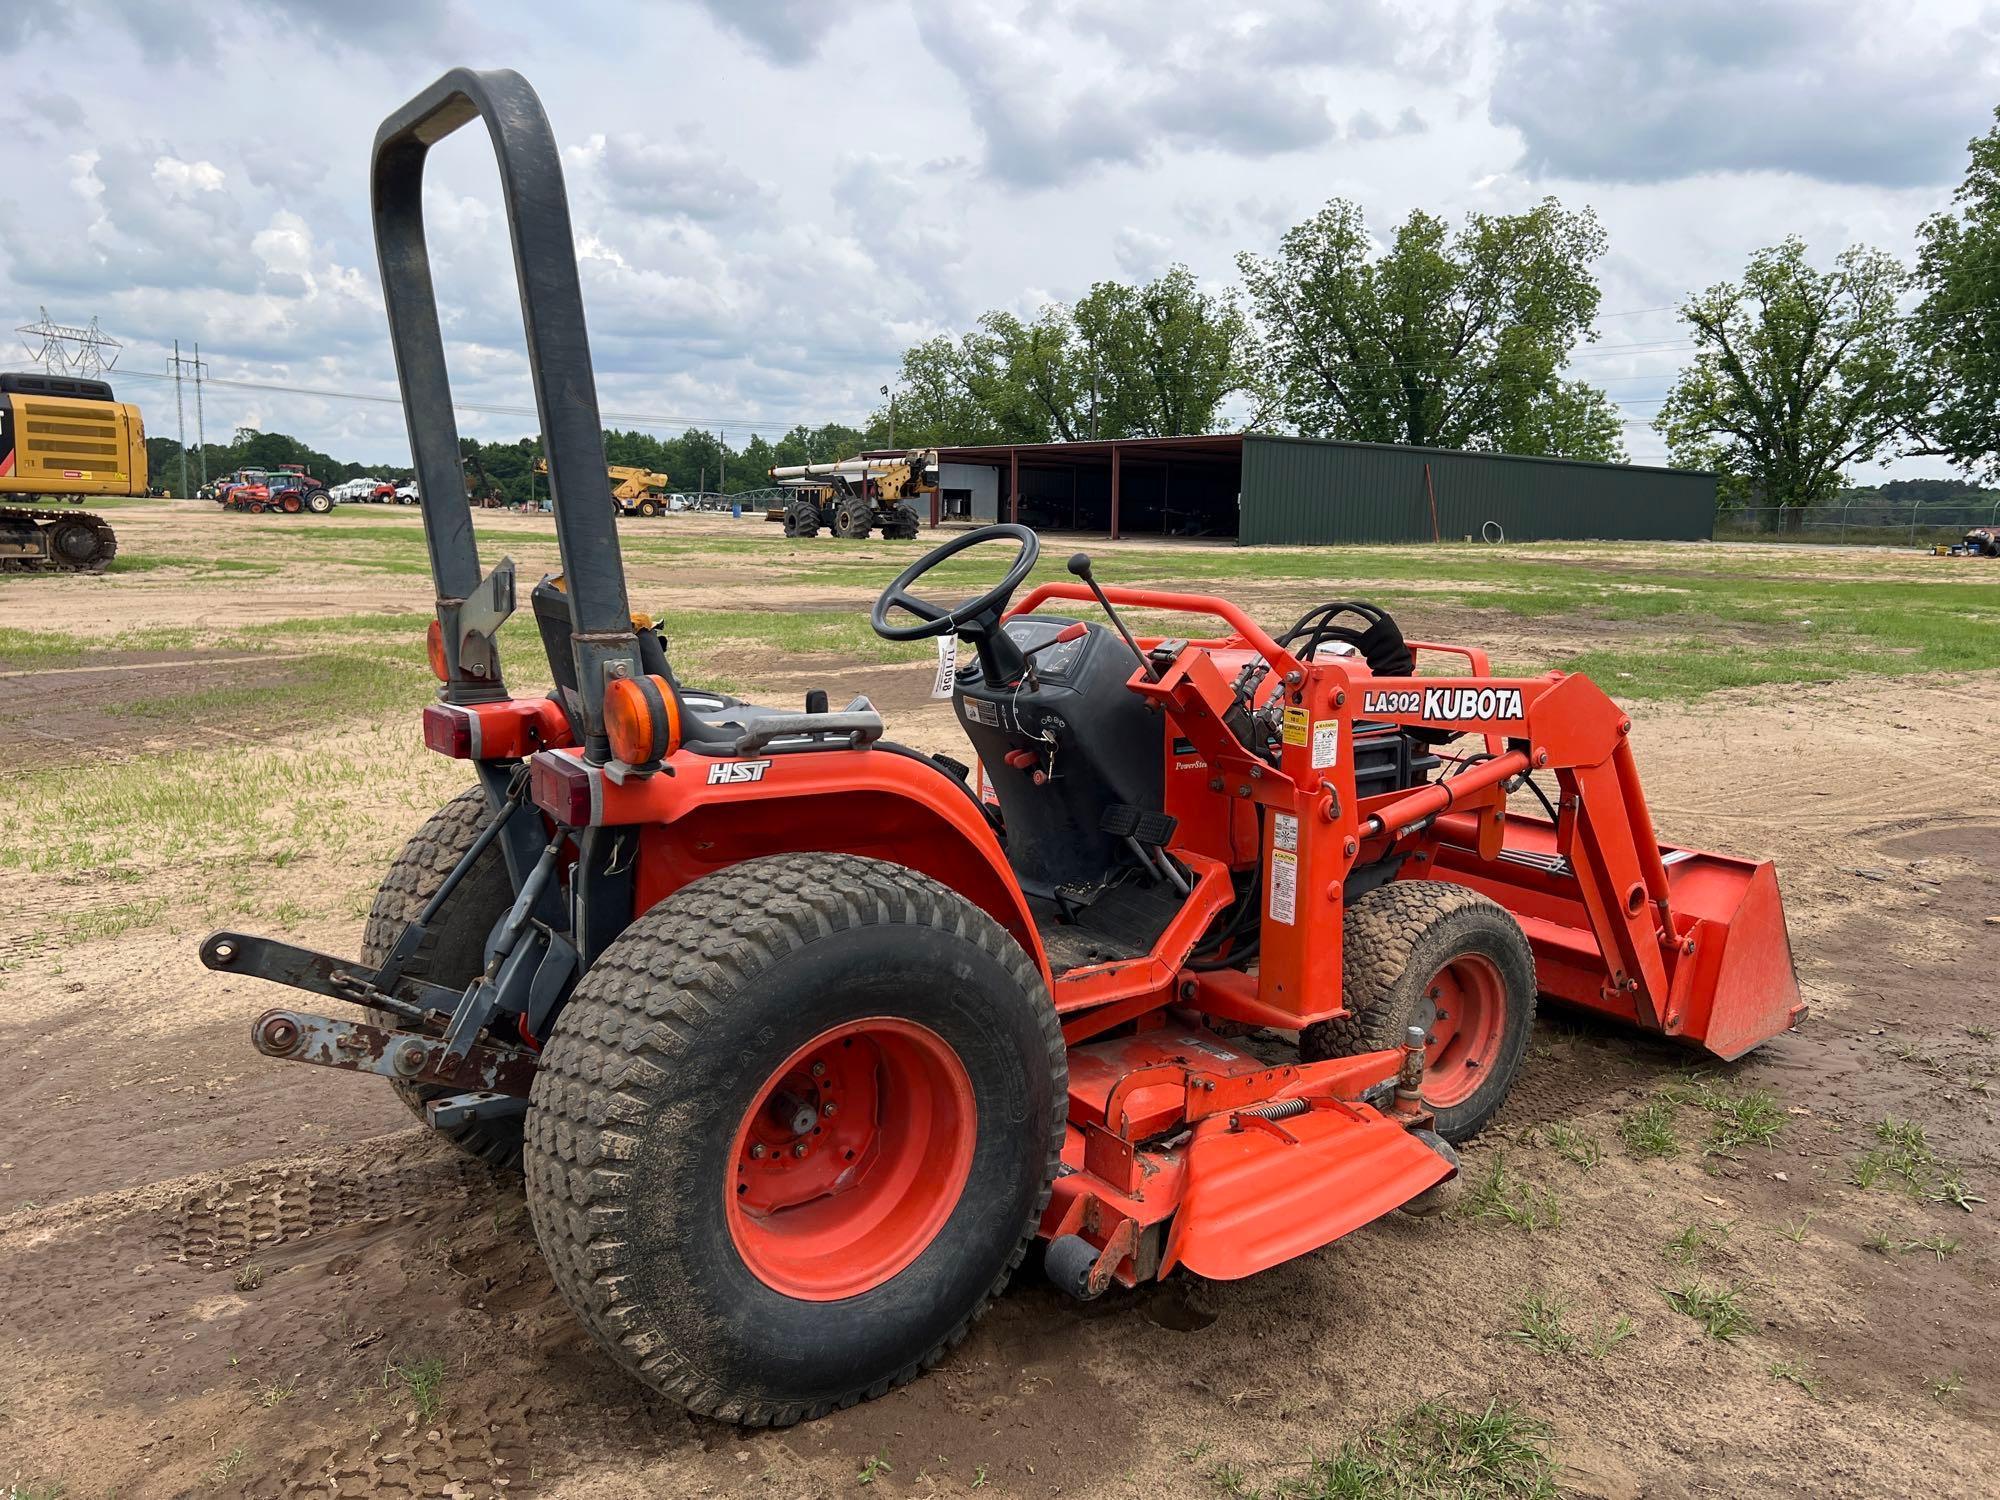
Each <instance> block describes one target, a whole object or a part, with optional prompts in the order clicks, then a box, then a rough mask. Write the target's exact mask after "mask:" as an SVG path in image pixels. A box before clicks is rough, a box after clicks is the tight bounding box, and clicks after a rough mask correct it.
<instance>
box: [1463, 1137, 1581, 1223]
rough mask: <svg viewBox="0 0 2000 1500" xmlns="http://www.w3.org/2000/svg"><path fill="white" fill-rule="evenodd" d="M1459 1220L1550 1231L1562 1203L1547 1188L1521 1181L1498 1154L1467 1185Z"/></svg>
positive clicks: (1560, 1211) (1557, 1218)
mask: <svg viewBox="0 0 2000 1500" xmlns="http://www.w3.org/2000/svg"><path fill="white" fill-rule="evenodd" d="M1457 1212H1458V1214H1459V1216H1460V1217H1461V1218H1467V1219H1474V1220H1489V1219H1490V1220H1497V1221H1499V1222H1501V1223H1504V1224H1511V1225H1513V1226H1514V1227H1515V1228H1516V1229H1526V1230H1529V1231H1533V1230H1537V1229H1554V1228H1556V1227H1557V1226H1559V1225H1560V1224H1561V1223H1562V1204H1561V1201H1560V1200H1559V1199H1558V1198H1557V1197H1556V1195H1555V1194H1554V1193H1553V1192H1551V1191H1550V1190H1549V1189H1547V1188H1537V1187H1535V1186H1534V1185H1533V1184H1532V1183H1527V1182H1523V1181H1521V1180H1520V1179H1519V1178H1518V1177H1516V1176H1515V1175H1514V1173H1513V1172H1512V1171H1511V1170H1510V1169H1509V1167H1508V1165H1507V1158H1506V1156H1505V1155H1504V1154H1503V1153H1501V1152H1498V1151H1496V1152H1494V1153H1493V1160H1492V1163H1491V1164H1490V1165H1489V1166H1488V1167H1487V1169H1486V1175H1485V1176H1483V1177H1481V1178H1480V1179H1479V1180H1478V1181H1477V1182H1474V1183H1470V1184H1468V1186H1467V1188H1466V1191H1465V1195H1464V1196H1463V1197H1462V1198H1460V1199H1459V1202H1458V1208H1457Z"/></svg>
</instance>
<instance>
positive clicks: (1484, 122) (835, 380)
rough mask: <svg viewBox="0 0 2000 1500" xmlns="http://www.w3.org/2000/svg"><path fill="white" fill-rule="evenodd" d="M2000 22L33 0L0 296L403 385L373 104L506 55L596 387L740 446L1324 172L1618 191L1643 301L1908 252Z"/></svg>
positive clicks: (503, 231) (1202, 254) (243, 403)
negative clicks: (64, 57)
mask: <svg viewBox="0 0 2000 1500" xmlns="http://www.w3.org/2000/svg"><path fill="white" fill-rule="evenodd" d="M1982 6H1984V7H1985V9H1984V10H1982V9H1981V7H1982ZM1920 12H1921V13H1922V14H1921V15H1920V14H1919V13H1920ZM1939 16H1942V19H1934V18H1936V17H1939ZM1925 19H1930V20H1931V24H1928V25H1926V24H1919V23H1920V21H1922V20H1925ZM1994 24H1995V23H1994V19H1993V13H1992V11H1991V0H1934V3H1931V4H1926V5H1923V6H1919V5H1918V4H1917V3H1916V0H1881V3H1879V4H1867V3H1864V0H1851V3H1839V4H1835V3H1833V0H1810V3H1809V0H1773V3H1772V4H1770V5H1768V6H1766V5H1745V4H1742V3H1740V0H1732V3H1727V4H1725V3H1723V0H1687V3H1685V4H1681V5H1675V6H1666V7H1661V6H1638V5H1633V6H1622V5H1621V6H1616V7H1612V6H1607V5H1584V4H1582V3H1581V0H1540V3H1538V4H1536V5H1535V6H1532V7H1527V6H1517V5H1504V4H1500V3H1498V0H1355V3H1353V4H1340V5H1332V4H1326V3H1324V0H1243V3H1241V4H1235V5H1227V6H1223V5H1217V4H1215V3H1213V0H949V3H931V0H761V3H757V0H683V3H680V4H675V5H668V6H662V5H658V4H651V3H642V0H605V3H602V4H594V5H589V6H571V7H569V8H567V9H563V10H557V11H551V10H550V8H549V7H547V6H546V5H542V4H538V3H533V0H479V3H477V4H473V3H470V0H241V3H239V4H237V5H233V6H222V5H214V4H210V3H207V0H66V3H60V4H45V5H7V6H0V56H5V57H6V60H7V61H8V63H9V65H10V66H11V67H12V68H13V69H14V70H15V71H16V72H17V73H22V75H23V79H24V81H23V83H22V86H21V87H20V88H19V89H17V90H16V91H14V92H13V93H12V94H10V95H9V96H8V97H7V98H6V99H5V100H0V152H4V153H5V156H4V159H0V299H4V302H5V305H7V306H9V307H12V308H14V309H16V310H17V311H18V312H19V313H21V314H22V315H27V314H29V313H31V312H32V311H33V309H34V308H35V307H36V306H38V305H41V304H46V305H48V307H49V309H50V312H51V313H52V314H54V315H55V316H57V317H58V318H60V319H62V320H64V321H71V322H86V321H88V320H89V318H90V317H92V316H93V315H95V316H98V317H99V318H100V319H101V320H102V322H103V325H104V326H105V328H106V329H107V330H109V331H110V332H111V333H112V334H113V335H114V336H116V337H118V338H120V339H122V340H124V341H125V343H126V347H127V353H126V356H125V365H126V367H127V368H128V370H129V372H130V373H129V375H128V376H127V377H125V378H127V379H128V381H129V388H130V390H131V391H132V392H133V393H134V394H136V395H137V396H138V398H139V399H140V400H141V401H152V400H156V399H157V396H156V393H157V392H158V391H159V389H160V387H159V385H158V381H157V376H158V372H159V371H160V370H161V369H162V361H163V357H164V354H165V352H166V350H167V348H168V346H169V345H170V344H171V341H172V340H173V339H174V338H176V337H178V338H179V339H180V340H181V342H182V345H183V348H185V347H186V346H187V345H189V344H191V343H193V342H194V341H196V340H199V342H200V343H201V345H202V350H203V354H204V356H205V357H206V358H207V359H208V361H209V363H210V366H211V368H212V370H213V371H214V372H215V373H216V374H217V375H219V376H226V377H228V378H231V379H241V380H247V381H253V382H259V383H265V384H273V385H278V384H283V385H299V386H320V387H326V388H329V389H336V390H347V391H365V392H370V393H382V392H386V391H389V390H392V389H393V372H392V367H391V363H390V359H389V354H388V345H387V339H386V337H385V329H384V327H383V321H382V309H381V303H380V297H379V293H378V290H377V273H376V267H375V251H374V247H373V243H372V237H371V233H370V208H369V201H368V187H367V164H368V156H369V150H370V144H371V141H372V137H373V133H374V130H375V126H376V124H377V122H378V121H380V120H381V118H382V117H383V116H384V115H385V114H386V113H388V111H389V110H391V109H392V108H395V107H396V106H398V105H400V104H401V103H402V102H403V101H404V100H406V99H407V98H409V97H410V96H411V95H412V94H414V93H415V92H416V91H417V90H419V89H420V88H422V87H423V86H425V85H426V84H427V83H428V82H429V81H430V80H431V79H433V78H435V77H436V76H437V75H438V74H439V73H440V72H441V71H443V70H444V69H445V68H447V67H450V66H454V65H457V64H460V63H465V62H472V63H475V64H478V65H512V66H515V67H519V68H521V69H522V70H523V71H524V72H526V73H527V74H528V75H529V77H530V78H531V80H532V81H533V83H534V84H535V86H536V87H537V88H538V89H539V90H540V91H541V94H542V98H543V100H544V102H545V104H546V106H547V108H548V111H549V114H550V118H551V119H552V121H553V122H554V125H555V128H556V130H557V132H558V139H559V142H560V144H561V145H562V147H563V148H564V165H565V168H566V172H567V176H568V194H569V202H570V206H571V212H572V216H573V220H574V223H575V228H576V236H577V243H578V249H579V257H580V269H581V274H582V279H583V287H584V297H585V304H586V309H587V313H588V318H589V332H590V337H591V347H592V352H593V355H594V357H595V359H596V362H597V367H598V370H599V378H600V382H601V385H602V392H603V394H602V402H603V405H604V407H605V409H606V410H607V411H614V412H625V413H639V414H646V415H647V419H648V420H649V421H651V420H659V421H663V422H667V423H670V424H680V425H697V426H711V427H713V426H720V427H723V428H724V430H725V431H727V432H728V433H729V435H730V436H731V437H732V438H733V439H735V440H737V441H741V440H742V438H744V437H745V436H747V432H748V429H749V427H750V426H751V425H756V426H758V427H760V428H761V429H762V430H764V431H765V432H767V433H769V432H771V431H773V430H774V429H777V428H782V427H785V426H789V425H791V424H792V423H793V422H796V421H814V422H817V421H823V420H827V419H829V418H835V417H838V418H842V419H847V420H854V419H857V418H860V417H862V416H863V415H865V413H866V412H867V411H868V410H869V409H870V408H871V407H872V405H873V404H874V403H875V402H876V400H877V399H878V398H877V397H876V395H875V391H876V387H877V386H879V385H880V384H881V383H882V382H883V381H884V380H885V379H887V378H888V377H889V376H890V375H891V374H892V373H893V369H894V365H895V361H896V358H897V356H898V354H899V353H900V351H901V350H902V349H903V348H904V347H906V346H907V345H908V344H909V343H911V342H913V341H914V340H916V339H918V338H921V337H925V336H927V335H929V334H931V333H934V332H938V331H943V330H948V329H960V328H964V327H967V326H969V325H970V323H971V321H972V319H973V318H975V317H976V316H977V315H978V314H979V313H980V312H982V311H984V310H985V309H987V308H995V307H1004V308H1008V309H1010V310H1013V311H1017V312H1023V313H1026V312H1032V311H1033V310H1034V308H1035V306H1036V305H1037V304H1038V303H1039V302H1040V301H1041V300H1042V299H1045V298H1054V299H1062V300H1069V299H1073V298H1074V297H1076V296H1077V295H1079V294H1080V293H1082V292H1083V291H1084V290H1085V289H1087V288H1088V286H1089V285H1090V284H1091V283H1092V282H1093V281H1097V280H1101V279H1103V278H1106V277H1114V276H1115V277H1122V278H1137V277H1142V276H1148V275H1155V274H1158V272H1159V271H1160V270H1161V269H1163V268H1164V267H1165V266H1166V265H1168V264H1171V263H1172V262H1175V261H1182V262H1185V263H1187V264H1188V265H1189V266H1190V267H1191V269H1192V270H1193V271H1194V273H1195V275H1196V276H1197V277H1198V278H1199V279H1200V280H1201V281H1202V282H1203V284H1204V285H1209V286H1221V285H1225V284H1227V282H1228V281H1229V280H1230V279H1231V278H1232V276H1233V267H1232V259H1231V258H1232V256H1233V254H1234V252H1236V251H1237V250H1240V249H1251V250H1257V251H1268V250H1269V249H1270V248H1271V247H1272V246H1273V245H1274V244H1275V242H1276V240H1277V239H1278V237H1279V236H1280V235H1281V234H1282V233H1283V232H1284V230H1285V229H1286V228H1287V227H1289V226H1290V225H1292V224H1295V223H1297V222H1299V221H1300V220H1301V219H1303V218H1305V217H1306V216H1307V215H1309V214H1310V213H1312V212H1313V211H1314V210H1315V209H1317V208H1318V207H1319V206H1320V205H1321V204H1322V203H1324V202H1325V201H1326V200H1327V199H1328V198H1329V197H1332V196H1335V195H1341V196H1346V197H1351V198H1354V199H1355V200H1357V201H1359V202H1360V203H1362V204H1363V205H1364V206H1365V208H1366V210H1367V212H1368V215H1369V222H1370V224H1371V226H1372V228H1373V229H1374V231H1375V232H1376V233H1377V235H1378V236H1385V235H1387V234H1388V233H1389V232H1391V231H1392V230H1393V228H1394V226H1395V225H1396V223H1397V222H1399V221H1400V220H1401V219H1402V218H1403V217H1404V216H1405V215H1406V214H1407V213H1408V212H1409V211H1410V210H1411V209H1413V208H1417V207H1423V208H1426V209H1429V210H1431V211H1433V212H1437V213H1440V214H1442V215H1444V216H1445V217H1447V218H1448V219H1451V220H1453V221H1456V220H1458V219H1459V218H1460V217H1462V216H1463V214H1465V213H1466V212H1467V211H1469V210H1473V209H1479V210H1488V211H1496V212H1504V211H1511V210H1513V209H1517V208H1520V207H1522V206H1524V205H1526V204H1528V203H1531V202H1533V201H1535V200H1536V199H1537V198H1539V197H1541V196H1542V195H1543V194H1545V193H1549V192H1554V193H1557V194H1558V195H1559V196H1561V197H1563V198H1564V200H1565V201H1566V202H1570V203H1572V204H1576V205H1581V204H1582V203H1585V202H1588V203H1590V204H1592V205H1593V206H1594V207H1596V208H1597V210H1598V211H1599V213H1600V214H1601V215H1602V217H1603V218H1604V221H1605V223H1606V225H1607V227H1608V229H1609V231H1610V234H1611V239H1612V252H1611V254H1610V256H1608V257H1607V259H1606V261H1605V262H1604V266H1603V280H1604V285H1605V293H1604V306H1605V308H1606V310H1607V312H1616V313H1619V314H1627V313H1630V312H1631V311H1632V310H1635V309H1642V308H1654V307H1659V306H1661V305H1664V304H1670V303H1672V302H1674V301H1677V300H1678V299H1679V298H1680V297H1681V296H1682V295H1684V294H1685V293H1686V291H1687V290H1688V289H1690V288H1692V287H1697V286H1702V285H1705V284H1707V283H1709V282H1711V281H1714V280H1716V279H1717V278H1718V277H1720V276H1724V275H1730V274H1734V273H1735V272H1736V271H1738V270H1740V268H1741V266H1742V264H1743V262H1744V260H1745V258H1746V257H1747V256H1748V254H1749V253H1750V252H1751V251H1752V250H1754V249H1756V248H1758V247H1759V246H1760V245H1763V244H1768V243H1771V242H1772V241H1774V240H1776V239H1777V238H1779V237H1781V236H1782V235H1783V234H1784V233H1786V232H1787V231H1789V230H1791V229H1794V228H1797V229H1799V230H1800V231H1801V232H1803V233H1805V234H1806V235H1807V236H1808V237H1809V239H1810V240H1811V242H1812V244H1813V246H1814V248H1815V251H1816V252H1823V253H1824V254H1828V255H1830V254H1831V253H1833V252H1835V251H1837V250H1838V249H1839V248H1840V247H1841V246H1842V245H1844V244H1846V243H1850V242H1854V241H1864V242H1869V243H1877V244H1882V245H1885V246H1887V247H1888V248H1891V249H1895V250H1899V251H1905V252H1906V251H1907V249H1908V245H1909V237H1910V231H1911V229H1912V227H1913V226H1914V225H1915V223H1916V222H1917V221H1918V219H1920V218H1921V217H1922V215H1923V214H1924V213H1926V212H1929V211H1931V210H1932V209H1934V208H1936V207H1939V206H1941V204H1942V202H1943V201H1944V199H1945V197H1946V195H1947V193H1948V188H1949V184H1950V182H1951V181H1952V180H1955V178H1956V176H1957V175H1958V172H1959V171H1960V170H1961V168H1962V163H1963V146H1964V141H1965V139H1966V137H1967V136H1969V135H1971V134H1973V133H1975V132H1976V131H1977V130H1980V129H1983V128H1985V125H1986V123H1987V120H1988V112H1989V111H1990V107H1991V103H1992V101H1993V100H1994V99H1995V98H1996V97H2000V87H1996V79H1995V75H1994V72H1993V69H1994V60H1995V58H1996V56H2000V48H1996V47H1995V46H1994V45H1993V37H1992V34H1991V32H1992V27H1993V25H1994ZM1982 27H1983V28H1985V29H1984V30H1982V29H1981V28H1982ZM83 37H88V38H89V42H90V48H91V56H92V57H93V59H95V60H96V61H95V66H98V67H100V68H101V69H102V70H103V72H104V74H105V76H116V77H126V78H143V79H144V81H145V86H144V87H143V88H132V89H104V88H89V89H85V88H81V87H78V86H75V85H72V84H65V83H62V82H60V81H59V80H58V81H51V76H50V75H46V74H45V72H43V71H39V70H37V68H36V67H35V66H34V65H33V64H34V62H35V61H36V60H38V59H40V58H42V57H43V56H44V55H45V54H51V52H52V49H56V48H74V47H75V46H77V45H78V40H79V39H80V38H83ZM24 67H25V72H24V71H23V70H24ZM1968 111H1970V115H1968ZM428 175H429V182H428V185H427V190H426V204H427V215H428V226H427V227H428V234H429V241H430V247H431V255H432V260H433V268H434V272H435V276H436V281H437V286H438V289H439V295H440V300H441V308H442V312H443V316H444V320H445V325H446V330H447V336H448V339H449V340H450V355H451V362H452V363H451V368H452V375H453V379H454V382H455V384H456V389H457V391H458V393H459V395H460V396H461V398H462V399H464V400H467V401H471V402H477V403H482V404H489V405H526V404H527V402H528V400H529V391H528V383H527V379H526V368H525V357H524V354H523V351H522V348H521V338H520V315H519V305H518V299H517V295H516V292H515V288H514V282H513V268H512V264H511V252H510V250H509V248H508V242H507V227H506V218H505V214H504V212H503V210H502V208H501V205H500V202H499V198H498V195H497V192H496V178H495V173H494V169H493V166H492V162H491V153H490V150H489V148H488V146H487V143H486V141H485V139H484V138H483V132H480V131H479V130H478V129H477V128H476V127H475V128H472V129H468V130H466V131H464V132H462V133H461V135H460V136H458V137H455V138H453V139H451V140H449V141H446V142H444V143H442V144H441V145H440V146H439V147H438V149H437V150H436V151H435V152H434V153H433V157H432V162H431V165H430V168H429V174H428ZM15 321H16V322H18V321H21V318H19V317H17V318H16V319H15ZM1676 338H1677V334H1676V329H1675V325H1674V321H1673V318H1672V315H1671V314H1670V313H1667V314H1660V313H1647V314H1644V315H1643V316H1620V317H1618V318H1614V319H1608V320H1607V321H1606V323H1605V335H1604V340H1603V343H1602V344H1601V345H1600V346H1599V348H1598V349H1597V350H1595V351H1592V356H1591V357H1590V358H1589V359H1588V360H1587V361H1584V362H1580V363H1579V365H1578V366H1577V370H1578V373H1582V374H1587V375H1590V376H1591V377H1593V378H1600V379H1604V380H1605V381H1606V382H1607V388H1608V389H1610V390H1611V391H1612V392H1613V394H1614V395H1616V396H1618V397H1619V398H1621V399H1626V400H1629V401H1630V402H1631V403H1632V404H1631V405H1630V407H1629V408H1628V410H1629V412H1631V413H1632V414H1633V416H1634V420H1641V419H1643V418H1644V417H1647V416H1650V415H1651V412H1652V410H1653V409H1654V407H1653V406H1651V405H1646V404H1644V403H1645V402H1646V401H1647V399H1648V398H1656V397H1657V396H1658V395H1659V394H1660V392H1661V391H1662V390H1663V389H1664V384H1665V381H1666V379H1667V378H1668V377H1669V376H1670V375H1671V374H1672V372H1673V370H1674V369H1675V368H1676V366H1677V365H1678V364H1679V362H1680V361H1681V359H1682V358H1684V357H1685V356H1684V352H1683V351H1682V350H1679V349H1677V348H1675V347H1674V344H1675V341H1676ZM1621 345H1622V346H1627V347H1624V348H1618V347H1613V346H1621ZM148 376H150V377H153V378H152V379H151V380H148V379H147V378H145V377H148ZM208 398H209V399H208V416H209V426H210V430H211V432H214V431H217V430H222V431H226V430H227V428H228V427H229V426H231V425H234V424H235V423H236V422H238V421H249V420H255V421H256V422H258V423H259V424H260V425H264V426H273V427H278V428H283V429H286V430H293V431H297V432H299V433H300V434H301V435H302V436H306V437H308V438H311V439H313V440H314V441H315V442H317V443H319V444H320V446H322V447H333V448H335V449H337V451H341V452H352V453H353V454H354V455H355V456H356V457H357V458H365V459H381V460H384V461H390V460H394V459H396V458H398V457H399V456H400V455H401V454H402V453H403V450H404V441H405V440H404V435H403V431H402V417H401V413H400V412H399V411H398V410H397V409H396V408H395V407H394V406H393V405H389V404H375V403H361V402H346V401H335V400H327V399H323V398H318V397H302V396H294V395H287V394H284V393H280V392H270V391H239V390H233V389H226V388H222V387H216V388H213V389H211V390H210V391H209V393H208ZM168 400H169V403H170V402H171V397H170V396H169V397H168ZM461 423H462V428H463V430H464V431H465V432H467V433H468V434H477V435H480V436H486V437H512V436H517V435H519V434H521V433H522V432H524V431H526V430H528V428H529V427H530V425H531V422H530V419H528V418H526V417H522V416H517V415H510V414H482V413H478V412H467V413H465V414H464V415H463V416H462V417H461ZM158 425H159V424H158V421H157V417H156V421H155V427H156V430H157V429H158ZM1631 437H1632V445H1633V449H1634V452H1635V454H1636V455H1641V456H1644V455H1646V454H1648V453H1656V452H1657V449H1656V448H1649V447H1648V446H1647V445H1648V444H1649V443H1650V442H1651V439H1650V435H1649V434H1647V433H1646V432H1645V430H1644V429H1643V427H1637V428H1634V429H1631Z"/></svg>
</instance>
